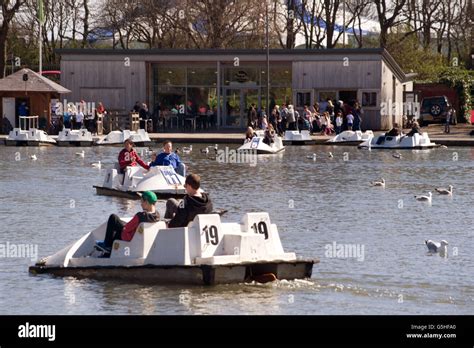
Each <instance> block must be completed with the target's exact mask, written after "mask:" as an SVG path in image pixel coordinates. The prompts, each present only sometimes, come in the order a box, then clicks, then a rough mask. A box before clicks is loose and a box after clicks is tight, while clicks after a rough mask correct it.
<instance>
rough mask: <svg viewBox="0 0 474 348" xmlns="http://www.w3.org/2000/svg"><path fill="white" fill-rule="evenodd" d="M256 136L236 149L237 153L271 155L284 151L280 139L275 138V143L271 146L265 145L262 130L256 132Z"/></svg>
mask: <svg viewBox="0 0 474 348" xmlns="http://www.w3.org/2000/svg"><path fill="white" fill-rule="evenodd" d="M255 133H256V136H255V137H253V138H252V140H249V141H245V142H244V144H243V145H242V146H241V147H239V148H238V149H237V151H238V152H245V153H248V154H254V153H256V154H257V155H272V154H276V153H279V152H282V151H285V146H283V141H282V139H281V137H279V136H275V142H274V143H272V144H271V145H268V144H265V143H264V142H263V139H265V132H264V131H262V130H259V131H256V132H255Z"/></svg>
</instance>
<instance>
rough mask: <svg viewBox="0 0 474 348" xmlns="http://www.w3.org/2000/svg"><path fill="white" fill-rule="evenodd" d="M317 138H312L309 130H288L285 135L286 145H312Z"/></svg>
mask: <svg viewBox="0 0 474 348" xmlns="http://www.w3.org/2000/svg"><path fill="white" fill-rule="evenodd" d="M315 143H316V140H313V139H312V138H311V135H310V134H309V130H302V131H297V130H289V131H288V130H287V131H285V136H284V137H283V144H284V145H312V144H315Z"/></svg>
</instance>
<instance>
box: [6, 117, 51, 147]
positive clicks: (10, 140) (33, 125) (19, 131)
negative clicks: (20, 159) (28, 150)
mask: <svg viewBox="0 0 474 348" xmlns="http://www.w3.org/2000/svg"><path fill="white" fill-rule="evenodd" d="M38 120H39V117H38V116H20V117H19V122H20V127H18V128H13V130H11V131H10V133H9V134H8V137H7V138H6V139H5V145H7V146H44V145H55V144H56V141H55V140H54V139H53V138H51V137H50V136H49V135H48V134H47V133H46V132H45V131H42V130H40V129H38ZM22 126H23V127H22Z"/></svg>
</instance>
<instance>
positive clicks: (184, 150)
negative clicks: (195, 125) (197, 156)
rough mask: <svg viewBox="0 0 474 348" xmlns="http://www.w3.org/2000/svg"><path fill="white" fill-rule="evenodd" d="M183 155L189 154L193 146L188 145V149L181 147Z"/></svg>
mask: <svg viewBox="0 0 474 348" xmlns="http://www.w3.org/2000/svg"><path fill="white" fill-rule="evenodd" d="M182 151H183V153H191V151H193V146H192V145H189V147H183V150H182Z"/></svg>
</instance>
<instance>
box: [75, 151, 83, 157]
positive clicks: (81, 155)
mask: <svg viewBox="0 0 474 348" xmlns="http://www.w3.org/2000/svg"><path fill="white" fill-rule="evenodd" d="M84 155H85V152H84V150H82V151H81V152H76V156H79V157H82V158H84Z"/></svg>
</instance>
